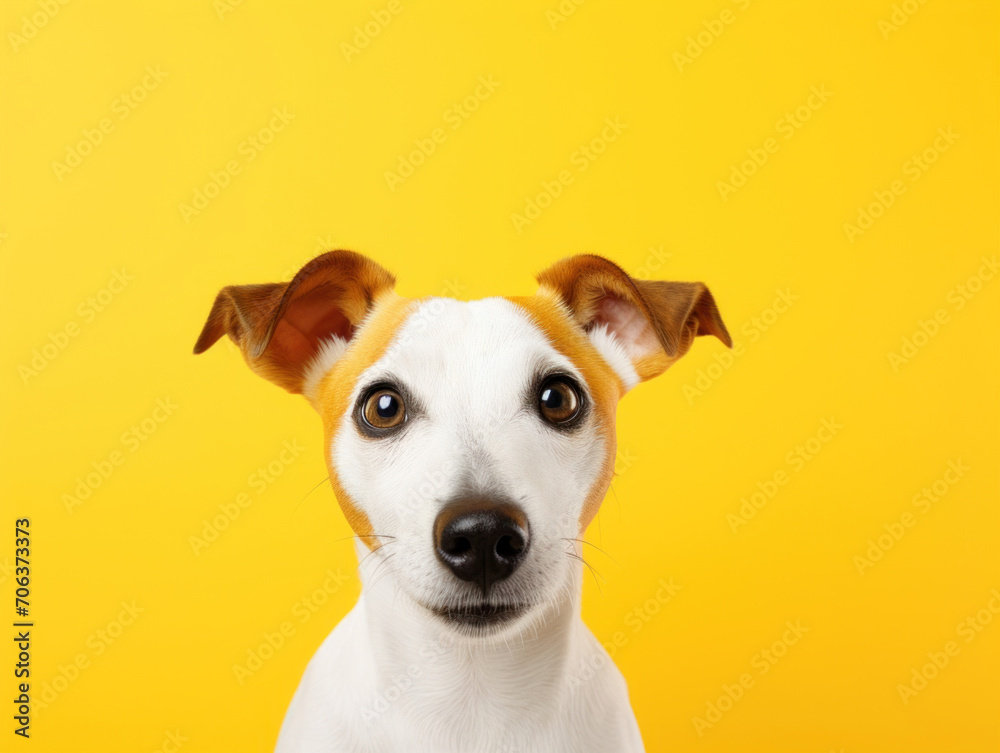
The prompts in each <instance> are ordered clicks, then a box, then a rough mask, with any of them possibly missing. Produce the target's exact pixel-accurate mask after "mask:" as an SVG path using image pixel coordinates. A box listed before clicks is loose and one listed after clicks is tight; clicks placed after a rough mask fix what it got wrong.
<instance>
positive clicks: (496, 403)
mask: <svg viewBox="0 0 1000 753" xmlns="http://www.w3.org/2000/svg"><path fill="white" fill-rule="evenodd" d="M555 373H560V374H566V375H569V376H571V377H573V378H574V379H575V381H576V383H577V384H578V385H579V386H580V388H581V390H582V391H583V392H584V393H585V397H584V399H585V400H588V402H589V394H590V392H591V387H590V386H589V385H587V383H586V382H585V381H584V377H583V375H582V374H581V372H580V369H579V368H578V367H577V366H576V365H575V364H574V363H573V362H572V361H571V360H570V359H568V358H567V357H565V356H564V355H562V354H561V353H560V352H559V351H558V350H557V349H556V348H555V347H554V346H553V344H552V343H551V342H550V341H549V340H548V339H547V337H546V336H545V334H544V333H543V332H542V331H541V330H540V329H539V328H538V327H537V326H536V324H535V323H534V322H533V321H532V320H531V318H530V317H529V315H528V314H527V313H526V312H525V310H524V309H522V308H521V307H519V306H517V305H515V304H514V303H512V302H511V301H508V300H506V299H503V298H488V299H485V300H481V301H472V302H459V301H455V300H451V299H443V298H430V299H426V300H425V301H422V302H421V304H420V305H419V307H418V308H417V309H416V310H415V311H414V312H413V313H412V314H411V315H410V316H409V318H408V319H407V320H406V321H405V322H404V324H403V325H402V326H401V327H400V329H399V330H398V332H397V333H396V335H395V337H394V338H393V341H392V342H391V343H390V344H389V347H388V348H387V350H386V352H385V354H384V355H383V356H382V357H381V358H380V359H379V360H378V361H377V362H375V363H374V364H373V365H372V366H371V367H369V368H368V369H367V370H365V372H364V373H363V374H362V375H361V378H360V379H359V380H358V382H357V384H356V385H355V386H354V392H353V395H352V399H351V401H350V406H351V408H350V410H348V411H347V412H346V413H345V414H344V415H343V416H342V417H341V422H342V424H341V426H340V428H339V430H338V431H337V432H336V434H335V437H334V441H333V446H332V447H331V448H330V451H331V453H332V465H333V467H334V469H335V472H336V474H337V477H338V479H339V481H340V484H341V486H342V487H343V489H344V491H345V492H347V494H349V495H350V497H351V498H352V499H353V500H354V502H355V503H356V504H357V505H358V507H359V508H360V510H361V511H362V512H363V513H364V514H365V515H366V516H367V517H368V519H369V521H370V522H371V526H372V530H373V532H374V533H375V534H379V535H388V536H393V537H395V538H394V539H392V540H391V541H392V544H391V546H389V547H387V554H388V553H391V554H392V556H393V557H394V559H393V567H392V571H393V572H394V573H395V576H394V577H395V578H396V579H397V582H398V583H399V584H400V585H401V586H403V588H404V589H405V590H406V591H407V592H408V594H409V595H410V596H411V597H413V598H416V599H418V600H419V601H421V602H423V603H425V604H428V603H430V604H436V603H440V602H441V601H442V600H443V599H447V598H449V596H450V595H452V594H454V593H455V589H457V588H459V587H460V586H459V584H458V581H457V580H456V579H455V578H454V576H453V575H452V574H451V573H449V572H448V571H447V570H446V569H445V568H444V567H443V565H441V563H440V562H439V561H438V559H437V557H436V555H435V550H434V541H433V525H434V520H435V518H436V516H437V514H438V512H439V511H440V510H441V508H442V507H443V506H444V505H445V504H446V503H447V502H449V501H451V500H453V499H455V498H456V497H459V496H463V495H464V496H476V497H478V498H480V499H485V500H491V499H496V500H497V501H498V502H500V501H505V502H509V503H513V504H516V505H517V506H518V507H520V508H521V509H522V510H523V511H524V513H525V514H526V516H527V519H528V526H529V531H530V545H529V549H528V555H527V558H526V559H525V561H524V563H523V564H522V566H521V567H520V569H519V570H518V571H517V572H516V573H515V574H514V575H513V576H512V577H511V578H510V579H508V581H504V582H502V583H501V584H499V593H500V594H501V596H503V594H504V593H506V594H508V595H511V594H515V593H516V594H517V595H518V596H520V597H524V598H531V599H533V600H534V599H539V600H540V599H542V598H546V597H549V596H551V595H553V594H554V593H555V592H556V591H557V590H558V589H559V588H563V587H565V584H566V581H567V579H568V578H569V577H570V573H571V571H572V569H571V568H572V566H573V564H574V560H572V559H571V558H570V557H568V556H567V554H566V552H568V551H573V549H572V548H571V546H570V544H569V543H568V542H567V540H566V539H572V538H574V537H577V536H578V535H579V521H580V517H581V511H582V510H583V506H584V504H585V502H586V500H587V497H588V494H589V493H590V492H591V490H592V489H593V487H594V484H595V481H596V480H597V478H598V475H599V474H600V472H601V468H602V465H603V464H604V462H605V458H606V455H607V452H608V447H607V442H608V431H607V427H603V428H604V430H603V431H602V430H601V427H600V423H601V418H600V416H599V415H598V412H597V411H595V410H594V406H593V405H590V407H589V409H588V411H587V415H586V416H585V417H584V419H583V420H582V422H580V423H579V424H578V425H577V426H575V427H574V428H573V429H572V430H560V429H557V428H554V427H553V426H551V425H549V424H547V423H545V421H544V420H543V419H542V418H541V416H540V415H539V411H538V395H537V390H538V387H539V383H540V382H539V380H540V378H542V377H545V376H547V375H550V374H555ZM383 384H384V385H391V386H392V387H393V388H394V389H396V390H398V391H399V393H400V394H401V395H402V396H403V400H404V403H405V404H406V411H407V421H406V423H405V424H404V425H403V426H402V427H401V428H400V429H399V430H397V431H394V432H393V433H391V434H390V435H388V436H385V437H381V438H371V437H367V436H364V435H363V434H361V433H360V432H359V431H358V430H357V427H356V424H355V421H356V418H355V410H354V406H355V405H356V404H357V402H358V400H359V399H361V398H362V397H363V396H364V395H365V393H366V392H367V391H368V390H369V389H370V388H371V387H372V386H375V385H383ZM386 541H389V540H388V539H386ZM576 564H577V565H578V563H576ZM505 589H506V590H505Z"/></svg>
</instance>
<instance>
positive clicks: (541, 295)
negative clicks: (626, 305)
mask: <svg viewBox="0 0 1000 753" xmlns="http://www.w3.org/2000/svg"><path fill="white" fill-rule="evenodd" d="M507 300H509V301H510V302H511V303H513V304H515V305H517V306H519V307H520V308H521V309H523V310H524V311H525V313H527V315H528V316H529V317H530V318H531V321H532V322H534V323H535V325H536V326H537V327H538V328H539V329H540V330H541V331H542V332H543V333H544V334H545V336H546V337H547V338H548V340H549V342H550V343H551V344H552V347H553V348H555V349H556V350H557V351H558V352H559V353H561V354H562V355H564V356H565V357H566V358H568V359H569V360H570V361H572V362H573V365H574V366H576V368H577V369H579V370H580V374H581V375H582V376H583V379H584V381H585V382H586V383H587V387H588V388H589V389H590V395H591V399H592V400H593V403H594V413H595V415H596V417H597V432H598V433H599V434H600V435H601V437H602V438H603V439H604V460H603V462H602V463H601V468H600V471H599V472H598V475H597V479H596V480H595V481H594V484H593V486H591V488H590V491H589V492H588V493H587V498H586V500H585V501H584V504H583V509H582V510H581V512H580V532H581V533H582V532H583V531H585V530H586V528H587V526H588V525H590V521H591V520H593V519H594V516H595V515H596V514H597V511H598V509H599V508H600V506H601V502H602V500H603V499H604V495H605V494H606V493H607V491H608V486H609V485H610V484H611V479H612V477H613V476H614V472H615V452H616V451H617V449H618V445H617V440H616V438H615V409H616V407H617V406H618V399H619V398H620V397H621V396H622V394H624V392H625V386H624V385H623V384H622V381H621V379H619V378H618V376H617V375H616V374H615V372H614V371H613V370H612V369H611V367H610V366H608V364H607V362H606V361H605V360H604V359H603V358H602V357H601V355H600V353H598V352H597V350H596V349H595V348H594V346H593V345H592V344H591V343H590V340H589V338H588V337H587V334H586V332H585V331H584V330H583V329H581V328H580V326H579V325H578V324H577V323H576V321H574V319H573V316H572V313H571V312H570V310H569V309H568V308H566V306H564V305H563V303H562V302H561V301H560V300H559V297H558V296H557V295H556V294H555V293H553V292H552V291H551V290H548V289H546V288H544V287H543V288H542V289H540V290H539V291H538V292H537V293H536V294H535V295H534V296H531V297H529V298H508V299H507Z"/></svg>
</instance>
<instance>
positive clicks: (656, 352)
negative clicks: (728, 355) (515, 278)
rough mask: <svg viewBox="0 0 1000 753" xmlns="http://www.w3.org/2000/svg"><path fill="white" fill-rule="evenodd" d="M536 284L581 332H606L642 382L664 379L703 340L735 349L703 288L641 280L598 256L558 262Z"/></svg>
mask: <svg viewBox="0 0 1000 753" xmlns="http://www.w3.org/2000/svg"><path fill="white" fill-rule="evenodd" d="M537 279H538V282H539V284H540V285H541V286H542V287H543V288H549V289H551V290H553V291H554V292H555V293H556V294H557V295H558V296H559V297H560V298H561V299H562V302H563V303H564V304H565V305H566V306H567V307H568V308H569V309H570V311H571V312H572V314H573V317H574V318H575V319H576V321H577V323H579V325H580V326H581V327H583V328H584V329H586V330H588V331H590V330H593V329H595V328H597V327H600V326H602V325H603V326H606V327H607V330H608V332H609V333H610V334H612V335H614V337H615V340H616V341H617V343H618V344H619V345H620V346H621V347H622V348H623V349H624V350H625V353H626V354H627V356H628V357H629V359H630V360H631V362H632V366H633V367H634V369H635V371H636V374H637V375H638V377H639V379H640V380H642V381H645V380H646V379H651V378H652V377H654V376H657V375H658V374H661V373H663V372H664V371H665V370H666V369H667V368H668V367H669V366H670V365H671V364H672V363H673V362H674V361H676V360H677V359H678V358H680V357H681V356H683V355H684V354H685V353H686V352H687V351H688V349H689V348H690V347H691V343H692V342H693V341H694V338H695V337H696V336H698V335H715V336H716V337H718V338H719V339H720V340H721V341H722V342H723V343H725V344H726V346H727V347H730V348H731V347H732V346H733V341H732V339H731V338H730V336H729V332H728V331H727V330H726V325H725V324H723V322H722V317H721V316H720V315H719V309H718V308H717V307H716V305H715V299H714V298H712V294H711V293H710V292H709V290H708V288H707V287H705V285H704V284H703V283H700V282H658V281H651V280H636V279H634V278H632V277H629V275H628V274H626V273H625V272H624V271H623V270H622V269H621V267H619V266H618V265H616V264H614V263H612V262H610V261H608V260H607V259H605V258H603V257H601V256H595V255H593V254H581V255H579V256H571V257H569V258H567V259H563V260H561V261H558V262H556V263H555V264H553V265H552V266H551V267H549V268H548V269H546V270H545V271H544V272H542V273H541V274H540V275H538V278H537Z"/></svg>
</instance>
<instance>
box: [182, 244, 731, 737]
mask: <svg viewBox="0 0 1000 753" xmlns="http://www.w3.org/2000/svg"><path fill="white" fill-rule="evenodd" d="M537 280H538V282H539V288H538V291H537V292H536V293H535V294H534V295H532V296H529V297H504V298H500V297H497V298H486V299H482V300H477V301H469V302H461V301H457V300H454V299H449V298H424V299H407V298H403V297H400V296H398V295H397V294H396V293H395V292H394V287H395V278H394V277H393V276H392V274H390V273H389V272H387V271H386V270H385V269H383V268H382V267H381V266H380V265H378V264H377V263H375V262H374V261H372V260H370V259H368V258H366V257H364V256H361V255H359V254H357V253H354V252H351V251H330V252H328V253H325V254H322V255H321V256H318V257H317V258H315V259H313V260H312V261H310V262H309V263H308V264H306V265H305V266H304V267H303V268H302V269H301V270H300V271H299V272H298V274H296V275H295V277H294V279H292V281H291V282H287V283H271V284H264V285H236V286H229V287H226V288H223V289H222V291H221V292H220V293H219V294H218V297H217V298H216V299H215V303H214V305H213V306H212V310H211V313H210V314H209V317H208V321H207V322H206V323H205V326H204V329H203V330H202V332H201V336H200V337H199V338H198V342H197V345H196V346H195V353H201V352H203V351H205V350H206V349H208V348H209V347H210V346H211V345H212V344H214V343H215V342H216V341H218V340H219V339H220V338H221V337H222V336H223V335H228V336H229V337H230V338H231V339H232V340H233V341H234V342H235V343H236V345H238V346H239V348H240V350H241V351H242V353H243V356H244V358H245V360H246V362H247V364H248V365H249V366H250V368H251V369H252V370H253V371H255V372H257V373H258V374H259V375H260V376H262V377H264V378H265V379H268V380H270V381H272V382H274V383H275V384H277V385H279V386H280V387H283V388H284V389H286V390H288V391H289V392H292V393H297V394H302V395H304V396H305V398H306V399H307V400H308V401H309V402H310V403H311V405H312V406H313V407H314V408H315V409H316V411H317V412H318V413H319V415H320V418H321V419H322V422H323V428H324V437H325V440H324V445H323V447H324V455H325V459H326V463H327V467H328V470H329V472H330V482H331V484H332V486H333V491H334V493H335V495H336V498H337V501H338V502H339V504H340V506H341V508H342V509H343V512H344V514H345V515H346V518H347V521H348V522H349V524H350V526H351V528H352V529H353V531H354V533H355V534H356V539H355V547H356V550H357V553H358V557H359V559H360V566H359V573H360V577H361V581H362V592H361V597H360V598H359V600H358V602H357V604H356V605H355V607H354V608H353V609H352V610H351V612H350V613H349V614H348V615H347V616H346V617H345V618H344V619H343V620H342V621H341V622H340V623H339V624H338V625H337V626H336V628H335V629H334V630H333V632H332V633H331V634H330V635H329V637H328V638H327V639H326V640H325V641H324V642H323V644H322V645H321V646H320V648H319V649H318V651H317V652H316V654H315V655H314V657H313V658H312V660H311V661H310V662H309V665H308V667H307V669H306V671H305V674H304V675H303V677H302V680H301V683H300V684H299V687H298V689H297V690H296V692H295V695H294V697H293V699H292V701H291V704H290V706H289V708H288V711H287V713H286V716H285V719H284V723H283V725H282V727H281V732H280V734H279V737H278V742H277V751H278V753H320V752H321V751H322V753H330V752H332V751H352V752H359V753H360V752H361V751H365V752H368V751H371V752H375V751H421V752H424V751H426V752H427V753H473V752H474V753H480V752H483V753H514V752H515V751H516V752H517V753H534V752H536V751H537V752H538V753H553V752H556V751H567V753H568V752H570V751H572V752H573V753H580V752H581V751H594V752H598V751H599V752H600V753H631V752H632V751H642V750H643V742H642V737H641V735H640V732H639V728H638V725H637V723H636V720H635V715H634V714H633V712H632V708H631V704H630V702H629V698H628V690H627V687H626V684H625V680H624V678H623V677H622V675H621V673H620V672H619V671H618V669H617V668H616V667H615V665H614V663H613V662H612V661H611V659H610V657H609V656H608V654H607V653H606V652H605V650H604V648H603V647H602V646H601V644H600V643H599V642H598V641H597V639H596V638H595V637H594V635H593V634H592V633H591V632H590V630H589V629H588V628H587V627H586V626H585V625H584V623H583V621H582V619H581V616H580V594H581V587H582V571H583V566H584V562H583V559H582V558H583V553H582V551H581V549H582V547H581V544H582V538H583V534H584V531H585V530H586V528H587V525H588V524H589V523H590V522H591V520H592V519H593V518H594V516H595V514H596V513H597V510H598V507H599V506H600V504H601V501H602V499H603V498H604V495H605V493H606V492H607V490H608V487H609V485H610V483H611V479H612V476H613V474H614V463H615V454H616V437H615V410H616V405H617V402H618V400H619V399H620V398H621V397H622V396H623V395H624V394H625V393H626V392H628V391H629V390H631V389H632V388H634V387H635V386H636V385H637V384H639V383H640V382H643V381H645V380H647V379H651V378H653V377H655V376H657V375H659V374H661V373H663V372H664V371H665V370H666V369H667V368H668V367H669V366H670V365H671V364H672V363H673V362H674V361H676V360H677V359H679V358H680V357H681V356H683V355H684V354H685V353H686V352H687V351H688V349H689V348H690V347H691V344H692V342H693V340H694V338H695V337H696V336H698V335H714V336H715V337H717V338H718V339H719V340H721V341H722V342H723V343H724V344H725V345H726V346H728V347H732V340H731V338H730V336H729V333H728V332H727V331H726V326H725V324H723V321H722V318H721V316H720V315H719V310H718V308H717V306H716V304H715V300H714V299H713V297H712V294H711V293H710V292H709V290H708V288H707V287H705V285H704V284H702V283H700V282H658V281H648V280H639V279H634V278H632V277H630V276H629V275H628V274H626V273H625V272H624V271H623V270H622V269H621V268H619V267H618V266H616V265H615V264H614V263H612V262H610V261H608V260H607V259H604V258H603V257H600V256H594V255H579V256H573V257H570V258H567V259H563V260H562V261H559V262H558V263H556V264H555V265H554V266H552V267H550V268H549V269H547V270H546V271H544V272H542V273H541V274H540V275H538V277H537ZM651 412H653V413H654V415H655V413H656V412H657V411H656V409H655V408H653V410H652V411H651Z"/></svg>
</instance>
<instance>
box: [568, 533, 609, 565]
mask: <svg viewBox="0 0 1000 753" xmlns="http://www.w3.org/2000/svg"><path fill="white" fill-rule="evenodd" d="M563 541H579V542H580V543H581V544H587V545H588V546H592V547H594V549H596V550H597V551H599V552H600V553H601V554H603V555H604V556H605V557H607V558H608V559H609V560H611V561H612V562H614V563H615V564H616V565H620V564H621V563H620V562H619V561H618V560H616V559H615V558H614V557H612V556H611V555H610V554H608V553H607V552H605V551H604V550H603V549H601V547H599V546H597V544H594V543H591V542H590V541H587V540H585V539H569V538H566V537H565V536H564V537H563Z"/></svg>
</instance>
